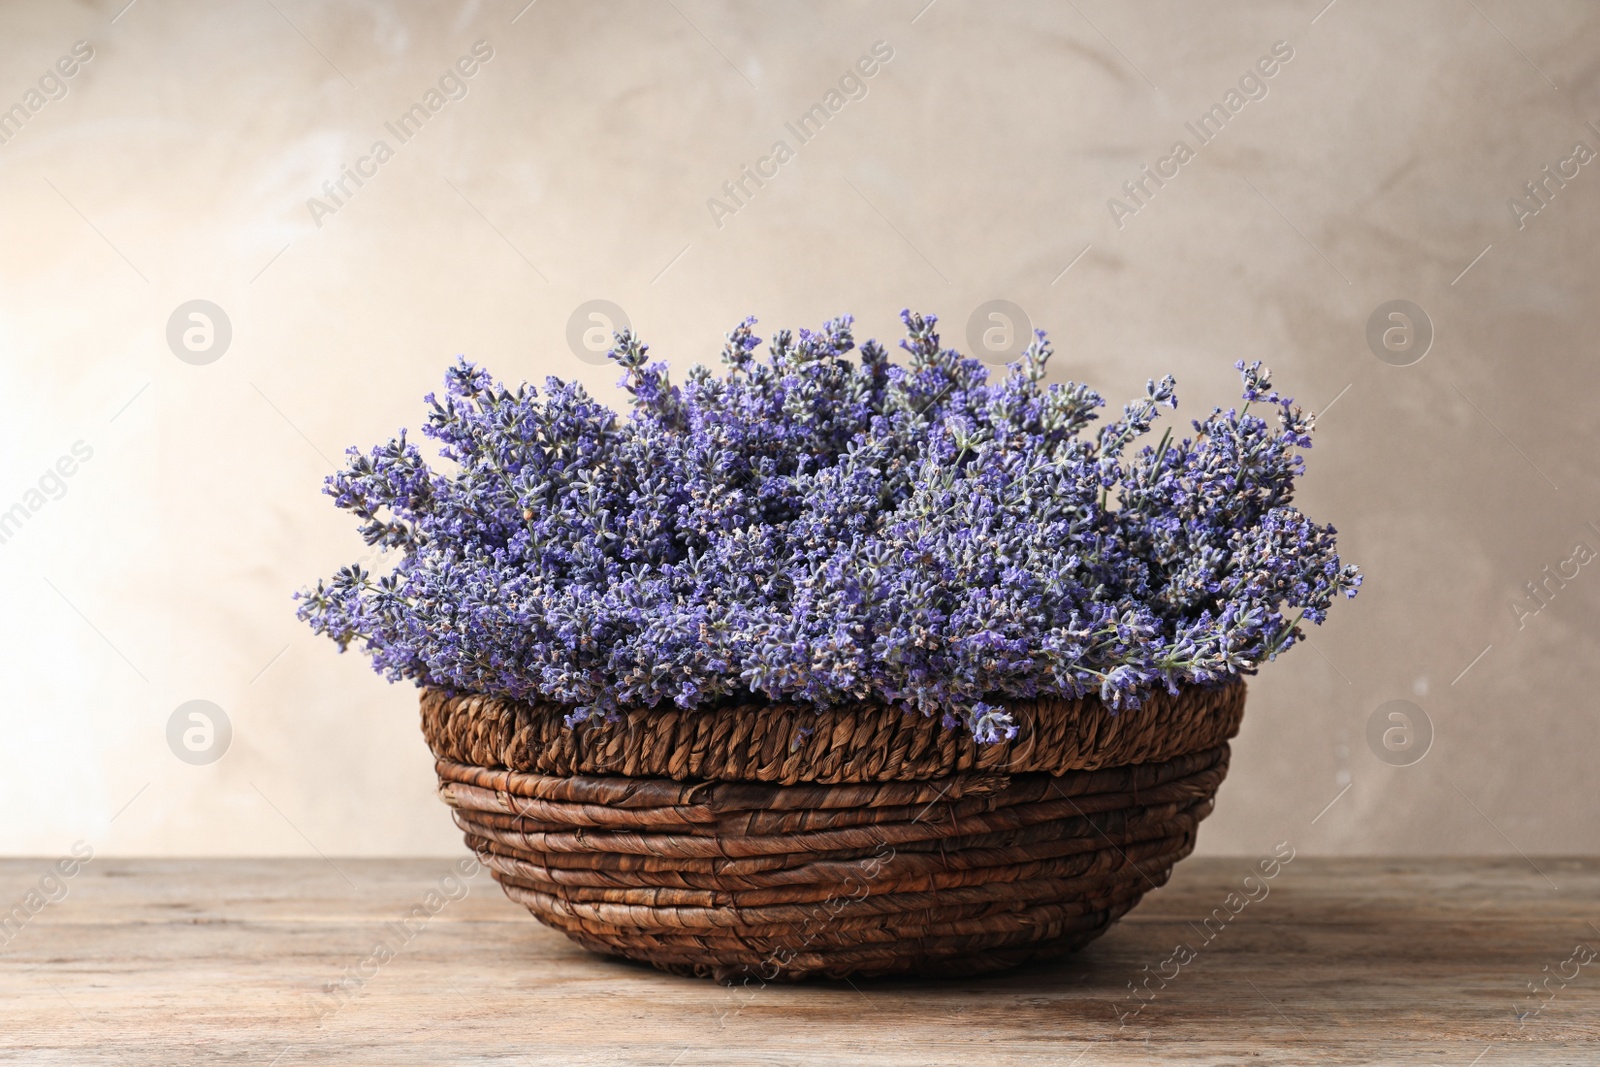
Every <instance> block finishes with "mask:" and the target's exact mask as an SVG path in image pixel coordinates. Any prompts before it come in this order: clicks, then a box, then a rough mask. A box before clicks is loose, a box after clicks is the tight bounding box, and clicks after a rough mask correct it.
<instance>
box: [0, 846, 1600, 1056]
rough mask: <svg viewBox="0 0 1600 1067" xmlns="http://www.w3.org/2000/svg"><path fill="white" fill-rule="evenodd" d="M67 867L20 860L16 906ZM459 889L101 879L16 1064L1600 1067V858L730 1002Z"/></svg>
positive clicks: (69, 936)
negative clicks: (1538, 989)
mask: <svg viewBox="0 0 1600 1067" xmlns="http://www.w3.org/2000/svg"><path fill="white" fill-rule="evenodd" d="M50 863H51V861H47V860H44V859H38V860H30V859H7V860H3V861H0V893H3V894H4V896H0V908H3V909H9V908H11V907H12V905H13V904H15V903H20V902H22V901H23V900H24V899H25V895H26V894H27V893H28V892H29V890H30V889H33V888H36V887H38V885H39V882H40V879H41V877H42V876H43V875H45V873H46V872H47V870H48V869H49V867H50ZM456 863H457V860H455V859H451V858H440V859H437V860H416V859H407V860H370V859H363V860H357V859H335V860H333V861H331V862H323V861H320V860H299V859H230V860H119V859H94V860H93V861H91V862H89V863H87V864H86V865H84V866H83V868H82V869H81V870H80V871H79V872H78V873H77V874H76V875H75V876H74V877H72V878H70V879H67V880H65V881H64V882H63V883H62V884H64V885H65V887H66V895H65V896H64V897H62V898H61V899H60V900H58V901H56V902H54V903H51V904H49V905H47V906H45V907H44V908H42V910H40V911H39V912H38V913H37V914H35V915H33V916H32V917H31V919H29V920H28V921H27V922H26V923H23V924H20V925H17V924H15V923H14V924H13V926H12V927H11V928H9V929H8V930H6V931H5V932H4V933H0V942H4V944H3V946H0V1005H3V1007H0V1062H3V1063H27V1064H58V1063H59V1064H75V1065H76V1064H128V1065H144V1064H178V1063H202V1062H203V1063H219V1064H257V1065H261V1067H268V1065H275V1067H295V1065H299V1064H355V1063H363V1064H430V1065H432V1064H497V1065H506V1064H524V1063H526V1064H547V1063H548V1064H653V1065H661V1067H667V1065H678V1067H690V1065H702V1064H795V1065H799V1064H817V1065H824V1064H826V1065H858V1064H868V1063H870V1064H874V1065H885V1067H898V1065H902V1064H905V1065H912V1064H915V1065H919V1067H920V1065H926V1064H933V1065H944V1064H983V1065H990V1064H993V1065H1011V1064H1057V1065H1073V1064H1076V1065H1079V1067H1096V1065H1103V1064H1133V1063H1174V1064H1177V1063H1182V1064H1201V1065H1220V1064H1243V1063H1254V1064H1277V1063H1287V1064H1365V1063H1383V1064H1389V1063H1394V1064H1441V1065H1459V1067H1500V1065H1504V1064H1596V1063H1600V959H1594V960H1592V961H1586V959H1585V955H1584V953H1583V952H1581V951H1579V947H1580V946H1584V947H1587V948H1589V949H1591V950H1600V860H1592V859H1571V858H1568V859H1539V858H1535V859H1534V860H1532V861H1524V860H1522V859H1516V858H1513V859H1505V860H1502V859H1490V860H1471V859H1465V860H1464V859H1427V860H1395V859H1383V860H1379V859H1373V860H1328V859H1314V858H1310V857H1299V858H1296V859H1294V860H1293V861H1292V862H1291V863H1289V864H1287V865H1284V866H1283V867H1282V868H1281V870H1279V871H1278V872H1277V874H1276V877H1274V878H1272V879H1271V880H1270V881H1266V882H1261V881H1254V882H1252V883H1250V884H1249V885H1248V886H1247V885H1246V884H1245V883H1244V879H1245V877H1246V876H1247V875H1250V874H1252V872H1254V871H1256V869H1257V864H1258V863H1259V861H1258V860H1255V859H1252V858H1239V859H1216V858H1202V859H1191V860H1188V861H1186V862H1185V863H1182V864H1179V866H1178V868H1177V871H1176V872H1175V874H1174V876H1173V880H1172V882H1171V884H1170V885H1168V886H1167V887H1165V888H1162V889H1160V890H1158V891H1155V892H1152V893H1151V894H1150V895H1149V897H1147V898H1146V900H1145V902H1144V903H1143V904H1142V905H1141V906H1140V907H1139V908H1137V909H1136V910H1135V911H1134V912H1133V913H1132V914H1131V915H1130V916H1129V917H1128V918H1126V919H1124V920H1123V921H1122V922H1121V923H1120V924H1118V925H1117V926H1116V927H1114V928H1113V929H1112V930H1111V932H1110V933H1108V934H1107V935H1106V936H1105V937H1104V938H1102V939H1101V940H1100V941H1098V942H1096V943H1095V944H1094V945H1092V946H1091V947H1090V948H1089V949H1087V950H1086V951H1084V952H1083V953H1081V954H1079V955H1077V956H1075V957H1072V958H1070V959H1067V960H1064V961H1060V962H1058V963H1054V964H1050V965H1039V966H1033V967H1028V968H1024V969H1021V970H1017V971H1011V972H1007V973H1004V974H1000V975H995V976H990V977H986V978H982V979H948V980H942V981H937V982H918V981H907V980H892V981H887V980H886V981H878V982H858V983H856V984H855V985H854V986H852V985H850V984H846V983H823V984H812V985H801V986H778V985H771V986H760V985H750V986H747V987H734V988H729V987H723V986H718V985H714V984H712V983H710V982H707V981H704V980H692V979H683V978H674V977H671V976H668V975H665V974H661V973H658V972H656V971H653V970H649V969H646V968H643V967H640V966H636V965H632V964H628V963H623V962H619V961H614V960H608V959H602V958H599V957H595V956H591V955H589V954H588V953H586V952H583V951H582V950H580V949H578V948H577V947H576V946H574V945H573V944H571V943H570V942H569V941H567V939H566V938H565V937H563V936H562V935H560V934H558V933H555V932H553V931H550V930H547V929H545V928H544V927H542V926H540V925H538V924H537V923H535V922H534V921H533V920H532V919H531V918H530V917H529V916H528V914H527V913H526V912H525V911H523V910H522V909H521V908H519V907H516V906H515V905H513V904H511V903H510V902H508V901H507V900H506V899H505V898H504V896H503V895H502V894H501V892H500V889H499V887H498V886H496V885H494V884H493V883H492V882H491V881H490V880H489V878H488V876H487V875H486V874H483V873H479V874H477V875H476V876H475V877H473V878H471V879H468V880H466V881H465V882H462V883H458V882H455V881H453V880H452V878H453V877H454V874H455V864H456ZM1535 865H1536V866H1535ZM1263 886H1264V887H1265V890H1266V895H1265V896H1262V895H1261V893H1262V891H1263V888H1262V887H1263ZM46 888H49V885H47V886H46ZM463 891H464V892H465V895H464V896H463V895H461V894H462V893H463ZM430 893H434V894H437V895H436V896H433V897H430V896H429V894H430ZM1230 894H1238V895H1236V896H1233V897H1230ZM1247 894H1248V895H1253V896H1255V897H1257V899H1255V900H1253V901H1248V902H1245V903H1241V901H1246V899H1247ZM54 895H57V896H60V893H59V891H55V893H54ZM451 897H458V898H459V899H450V898H451ZM407 916H411V918H409V919H408V918H407ZM1208 916H1211V921H1210V923H1209V924H1207V923H1206V919H1207V917H1208ZM1208 935H1209V939H1208ZM1180 946H1181V947H1183V948H1186V949H1188V950H1189V951H1188V952H1186V953H1184V952H1177V953H1175V949H1178V948H1179V947H1180ZM390 954H392V958H384V957H385V956H387V955H390ZM1592 954H1593V953H1592V952H1591V953H1590V955H1591V956H1592ZM1191 957H1192V958H1191ZM1185 960H1186V961H1187V962H1184V961H1185ZM1163 974H1164V975H1167V976H1168V977H1167V978H1165V979H1163V978H1162V977H1151V976H1159V975H1163ZM1558 975H1559V976H1563V977H1557V976H1558ZM1565 976H1571V977H1565ZM1147 977H1149V978H1150V981H1149V982H1148V983H1147V988H1148V989H1149V990H1151V992H1149V993H1147V994H1145V996H1144V998H1143V999H1136V998H1135V997H1134V996H1133V995H1132V994H1131V993H1130V989H1129V983H1130V982H1135V981H1141V982H1142V981H1144V980H1145V979H1146V978H1147ZM341 980H344V981H345V982H346V992H345V993H344V994H343V995H339V994H330V993H329V992H328V991H329V989H330V987H332V986H333V985H334V984H335V983H338V982H340V981H341ZM1163 982H1164V983H1165V984H1164V986H1163ZM1534 982H1545V983H1546V984H1545V985H1544V986H1543V988H1544V989H1545V990H1547V992H1545V994H1544V996H1543V998H1542V999H1535V998H1534V997H1533V996H1532V994H1530V992H1529V983H1534ZM1135 1009H1138V1010H1137V1013H1134V1010H1135ZM1535 1009H1537V1011H1536V1012H1535ZM1519 1012H1520V1013H1526V1014H1524V1015H1523V1017H1521V1018H1519Z"/></svg>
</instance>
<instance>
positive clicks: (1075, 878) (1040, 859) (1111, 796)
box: [422, 682, 1244, 981]
mask: <svg viewBox="0 0 1600 1067" xmlns="http://www.w3.org/2000/svg"><path fill="white" fill-rule="evenodd" d="M1010 710H1011V711H1012V713H1013V715H1014V716H1015V718H1016V719H1017V721H1018V723H1019V725H1020V727H1021V729H1020V732H1019V735H1018V737H1017V738H1016V739H1015V740H1014V741H1011V742H1007V743H1004V744H998V745H977V744H975V743H974V742H972V740H971V739H970V737H967V736H965V735H964V734H963V733H961V732H958V731H955V730H947V729H944V728H942V727H941V726H940V725H939V724H938V723H937V722H933V721H931V720H928V719H924V718H921V717H920V716H912V715H907V714H905V713H904V712H901V711H898V710H895V709H891V708H887V707H883V706H881V705H857V706H850V707H842V708H834V709H828V710H825V711H817V710H814V709H809V708H803V707H792V706H786V705H760V706H746V707H740V708H724V709H718V710H714V711H706V712H698V713H697V712H666V713H662V712H659V711H652V712H634V713H630V714H629V715H627V716H625V717H624V718H623V719H621V720H620V721H617V722H611V723H600V724H596V725H593V726H579V727H577V728H573V729H569V728H567V727H566V726H565V725H564V724H563V722H562V720H563V717H564V715H565V713H566V709H565V708H561V707H557V706H552V705H533V704H523V703H517V702H513V701H503V700H497V699H493V698H487V697H480V696H464V697H450V696H446V695H444V694H442V693H438V692H433V691H428V692H425V693H424V696H423V700H422V719H423V731H424V733H425V734H426V736H427V739H428V743H429V746H430V747H431V748H432V749H433V753H434V755H435V757H436V758H437V760H438V764H437V769H438V773H439V781H440V794H441V796H442V797H443V799H444V800H445V802H446V803H448V804H450V805H451V806H452V807H453V808H454V809H455V818H456V822H457V824H458V825H459V826H460V827H461V828H462V829H463V830H464V831H465V832H466V835H467V843H468V844H469V845H470V846H471V847H472V848H473V849H474V850H475V851H476V852H477V853H478V854H479V856H480V857H481V858H482V859H483V861H484V862H485V863H486V864H487V865H488V866H489V867H490V869H491V870H492V871H493V873H494V876H495V878H496V879H498V880H499V882H500V883H501V885H502V886H504V888H505V891H506V893H507V895H509V896H510V897H511V899H513V900H516V901H517V902H519V903H521V904H524V905H526V906H527V907H528V909H529V910H530V911H531V912H533V914H534V915H535V916H537V917H538V918H539V919H540V920H541V921H543V922H545V923H547V924H548V925H550V926H553V927H555V928H557V929H559V930H562V931H563V932H565V933H566V934H567V935H568V936H570V937H572V938H573V939H574V940H575V941H577V942H579V943H580V944H582V945H584V946H586V947H588V948H590V949H593V950H595V951H598V952H604V953H610V954H613V955H620V956H626V957H628V958H631V959H636V960H642V961H646V962H649V963H652V964H654V965H656V966H657V967H660V968H662V969H664V970H669V971H673V972H675V973H680V974H695V975H714V976H716V977H718V978H721V979H723V980H739V979H741V978H747V979H755V980H761V981H774V980H794V979H800V978H807V977H814V976H820V977H832V978H841V977H846V976H850V975H868V976H870V975H884V974H900V973H915V974H939V973H962V974H972V973H977V972H979V971H984V970H994V969H998V968H1002V967H1009V966H1013V965H1015V964H1018V963H1022V962H1024V961H1026V960H1029V959H1033V958H1038V957H1043V956H1049V955H1056V954H1061V953H1065V952H1071V951H1074V950H1075V949H1077V948H1080V947H1082V946H1083V945H1084V944H1086V943H1088V942H1089V941H1090V940H1092V939H1093V938H1095V937H1097V936H1099V934H1101V933H1102V932H1104V931H1105V929H1106V928H1107V927H1108V926H1110V925H1111V923H1113V922H1115V921H1116V920H1117V919H1118V918H1120V917H1121V916H1122V915H1123V914H1125V913H1126V912H1127V911H1128V909H1130V908H1131V907H1133V905H1134V904H1136V903H1138V901H1139V899H1140V898H1141V897H1142V896H1143V895H1144V894H1145V893H1146V892H1147V891H1148V890H1150V889H1151V888H1154V887H1155V886H1158V885H1160V884H1162V883H1163V882H1165V881H1166V879H1167V877H1168V875H1169V874H1170V873H1171V869H1172V865H1173V864H1174V863H1176V862H1177V861H1178V860H1179V859H1182V858H1183V857H1184V856H1186V855H1188V854H1189V852H1190V851H1191V850H1192V849H1193V848H1194V842H1195V830H1196V827H1197V825H1198V823H1199V822H1200V820H1201V819H1203V818H1204V817H1205V816H1206V815H1207V814H1209V813H1210V811H1211V805H1212V798H1213V797H1214V795H1215V793H1216V790H1217V787H1218V785H1219V784H1220V783H1221V781H1222V777H1223V775H1224V774H1225V773H1226V772H1227V767H1228V745H1227V741H1228V739H1229V738H1231V737H1232V736H1233V735H1234V734H1235V733H1236V732H1237V730H1238V727H1239V721H1240V717H1241V716H1242V714H1243V710H1244V684H1243V683H1242V682H1235V683H1233V684H1231V685H1229V686H1226V687H1223V688H1217V689H1186V690H1184V691H1183V692H1181V693H1180V694H1179V695H1178V696H1176V697H1171V696H1167V695H1165V694H1163V695H1160V696H1157V697H1154V698H1152V699H1150V700H1149V701H1147V702H1146V703H1145V705H1144V706H1143V707H1141V708H1137V709H1129V710H1124V711H1121V712H1118V713H1115V714H1113V713H1111V712H1110V711H1108V710H1107V709H1106V708H1104V707H1103V706H1101V705H1100V703H1099V702H1098V701H1096V700H1093V699H1084V700H1078V701H1062V700H1039V701H1027V702H1018V703H1016V704H1014V705H1011V706H1010Z"/></svg>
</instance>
